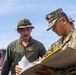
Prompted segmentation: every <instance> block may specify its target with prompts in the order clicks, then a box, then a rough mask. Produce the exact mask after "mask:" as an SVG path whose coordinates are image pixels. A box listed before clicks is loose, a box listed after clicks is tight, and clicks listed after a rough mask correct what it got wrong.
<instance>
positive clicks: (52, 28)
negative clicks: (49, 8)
mask: <svg viewBox="0 0 76 75" xmlns="http://www.w3.org/2000/svg"><path fill="white" fill-rule="evenodd" d="M61 20H62V18H60V19H59V20H57V21H56V22H55V24H54V25H53V26H52V27H51V30H54V29H55V28H56V25H57V23H58V22H60V21H61Z"/></svg>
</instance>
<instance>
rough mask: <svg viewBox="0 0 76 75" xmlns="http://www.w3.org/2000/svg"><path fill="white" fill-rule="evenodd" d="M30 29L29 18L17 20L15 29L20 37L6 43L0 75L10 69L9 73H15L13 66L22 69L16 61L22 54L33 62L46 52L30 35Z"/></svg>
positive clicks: (3, 74) (6, 74) (6, 73)
mask: <svg viewBox="0 0 76 75" xmlns="http://www.w3.org/2000/svg"><path fill="white" fill-rule="evenodd" d="M32 29H34V26H32V23H31V22H30V21H29V19H27V18H22V19H20V20H19V21H18V25H17V28H16V30H17V31H18V33H19V34H20V38H19V39H17V40H15V41H13V42H11V43H10V44H9V45H8V47H7V52H6V55H5V59H4V63H3V67H2V72H1V75H8V73H9V71H11V75H16V71H15V66H17V67H18V70H19V71H22V68H21V67H19V65H18V62H19V61H20V60H21V58H22V57H23V56H25V57H26V59H27V60H28V61H29V62H33V61H36V60H37V59H39V57H42V56H43V55H44V54H45V53H46V49H45V47H44V45H43V44H42V43H41V42H39V41H37V40H35V39H33V38H32V37H31V32H32ZM25 64H26V63H25ZM18 73H19V72H17V74H18Z"/></svg>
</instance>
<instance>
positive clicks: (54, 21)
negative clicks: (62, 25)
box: [47, 18, 58, 31]
mask: <svg viewBox="0 0 76 75" xmlns="http://www.w3.org/2000/svg"><path fill="white" fill-rule="evenodd" d="M57 20H58V18H56V19H55V20H53V21H52V22H49V25H48V28H47V31H48V30H50V29H51V28H52V26H53V25H55V23H56V21H57Z"/></svg>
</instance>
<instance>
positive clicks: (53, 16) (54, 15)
mask: <svg viewBox="0 0 76 75" xmlns="http://www.w3.org/2000/svg"><path fill="white" fill-rule="evenodd" d="M62 13H64V12H63V10H62V8H59V9H57V10H55V11H53V12H51V13H49V14H47V15H46V17H45V18H46V20H47V21H48V23H49V25H48V28H47V31H48V30H49V29H51V27H52V26H53V25H55V23H56V21H57V20H58V19H60V18H61V17H62Z"/></svg>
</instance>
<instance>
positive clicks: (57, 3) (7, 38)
mask: <svg viewBox="0 0 76 75" xmlns="http://www.w3.org/2000/svg"><path fill="white" fill-rule="evenodd" d="M58 8H62V9H63V11H64V12H65V13H66V14H67V15H68V16H70V17H72V18H73V19H74V20H75V19H76V0H65V1H64V0H1V1H0V47H1V48H6V47H7V45H8V44H9V43H10V42H11V41H13V40H16V39H18V38H19V36H20V35H19V34H18V33H17V31H15V29H16V26H17V22H18V20H19V19H20V18H28V19H29V20H30V21H31V22H32V25H33V26H35V29H33V31H32V34H31V36H32V37H33V38H34V39H37V40H39V41H41V42H42V43H43V44H44V46H45V47H46V49H48V47H49V46H50V45H51V44H52V43H53V42H55V41H56V40H57V39H58V38H59V37H58V36H57V35H56V34H55V33H54V32H53V31H51V30H50V31H46V29H47V26H48V22H47V21H46V19H45V16H46V15H47V14H48V13H50V12H52V11H54V10H56V9H58ZM75 24H76V22H75Z"/></svg>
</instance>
